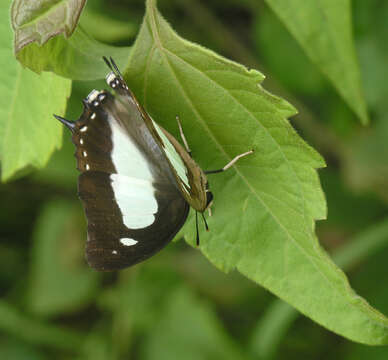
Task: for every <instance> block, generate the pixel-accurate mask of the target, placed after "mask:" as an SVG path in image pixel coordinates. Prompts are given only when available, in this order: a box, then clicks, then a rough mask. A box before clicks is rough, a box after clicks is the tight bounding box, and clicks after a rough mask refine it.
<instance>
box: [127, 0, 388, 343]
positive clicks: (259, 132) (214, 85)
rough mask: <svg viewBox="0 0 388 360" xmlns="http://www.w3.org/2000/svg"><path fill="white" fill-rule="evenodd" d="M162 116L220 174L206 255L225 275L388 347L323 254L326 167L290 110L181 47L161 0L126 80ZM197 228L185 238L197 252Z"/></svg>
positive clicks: (239, 70) (202, 52) (150, 13)
mask: <svg viewBox="0 0 388 360" xmlns="http://www.w3.org/2000/svg"><path fill="white" fill-rule="evenodd" d="M125 76H126V77H127V79H128V81H129V84H130V86H131V87H132V88H133V89H134V91H135V93H136V94H138V96H139V98H140V100H141V101H142V103H143V104H144V105H145V107H146V108H147V109H148V111H149V112H150V113H151V115H152V116H153V117H154V119H155V120H156V121H158V122H160V123H161V124H162V125H163V126H164V127H166V128H167V129H168V130H169V131H171V132H172V133H173V134H175V135H177V133H178V131H177V125H176V122H175V116H176V115H179V116H180V118H181V121H182V123H183V129H184V131H185V133H186V137H187V139H188V141H189V143H190V146H191V148H192V150H193V154H194V157H195V158H196V159H197V160H198V162H199V164H200V165H201V166H202V168H204V169H214V168H220V167H221V166H223V165H224V164H225V163H227V162H228V161H229V160H231V159H232V158H233V157H234V156H235V155H237V154H239V153H242V152H244V151H247V150H249V149H251V148H253V149H255V154H254V155H251V156H249V157H247V158H245V159H242V160H240V162H239V163H237V164H236V165H235V166H234V167H233V169H232V170H230V171H228V172H226V173H223V174H221V175H218V176H216V175H214V176H212V177H211V178H210V180H209V182H210V187H211V189H212V191H213V193H214V198H215V201H214V208H213V210H214V216H213V217H212V218H210V219H209V226H210V229H211V231H210V232H209V233H208V234H205V233H204V232H203V233H202V234H201V247H200V248H201V250H202V252H203V253H204V254H205V256H206V257H208V258H209V259H210V261H211V262H212V263H213V264H215V265H216V266H217V267H219V268H220V269H223V270H224V271H231V270H233V269H235V268H236V269H238V270H239V271H240V272H241V273H242V274H244V275H245V276H247V277H248V278H250V279H252V280H254V281H255V282H257V283H259V284H261V285H262V286H264V287H266V288H267V289H269V290H270V291H272V292H273V293H274V294H276V295H277V296H279V297H280V298H282V299H284V300H286V301H287V302H289V303H291V304H292V305H293V306H295V307H296V308H298V309H299V310H300V311H301V312H303V313H304V314H306V315H307V316H309V317H311V318H312V319H314V320H315V321H317V322H318V323H320V324H322V325H323V326H325V327H327V328H329V329H331V330H332V331H335V332H337V333H339V334H341V335H343V336H345V337H348V338H350V339H353V340H355V341H360V342H364V343H370V344H374V343H386V342H387V341H388V338H387V321H386V319H385V318H384V316H383V315H381V314H380V313H378V312H377V311H375V310H374V309H372V308H371V307H370V306H369V305H368V304H367V303H366V302H365V300H363V299H362V298H361V297H359V296H358V295H357V294H355V293H354V291H353V290H352V289H351V288H350V286H349V283H348V281H347V279H346V277H345V275H344V274H343V272H342V271H341V270H340V269H339V268H338V267H336V266H335V265H334V263H333V262H332V261H331V260H330V258H329V257H328V256H327V254H326V253H325V251H324V250H323V249H322V248H321V247H320V246H319V244H318V241H317V239H316V236H315V234H314V221H315V220H316V219H323V218H324V217H325V216H326V204H325V200H324V196H323V193H322V190H321V187H320V184H319V179H318V176H317V173H316V168H319V167H322V166H324V162H323V160H322V158H321V157H320V156H319V155H318V154H317V153H316V152H315V151H314V150H313V149H312V148H311V147H309V146H308V145H307V144H306V143H305V142H304V141H303V140H302V139H301V138H300V137H299V136H298V135H297V133H296V132H295V131H294V130H293V129H292V127H291V125H290V123H289V121H288V120H287V119H286V117H288V116H291V115H293V114H294V113H295V110H294V109H293V107H292V106H290V105H289V104H288V103H287V102H285V101H284V100H282V99H279V98H277V97H275V96H273V95H271V94H269V93H268V92H266V91H265V90H264V89H263V88H262V87H261V85H260V83H261V81H262V80H263V76H262V75H261V74H260V73H259V72H257V71H255V70H247V69H246V68H244V67H243V66H241V65H239V64H236V63H234V62H232V61H228V60H226V59H224V58H222V57H220V56H218V55H217V54H215V53H213V52H211V51H208V50H207V49H204V48H202V47H200V46H197V45H195V44H192V43H189V42H188V41H186V40H184V39H182V38H180V37H179V36H178V35H177V34H176V33H175V32H174V31H173V30H172V29H171V27H170V26H169V25H168V23H167V22H166V21H165V20H164V19H163V18H162V17H161V16H160V14H159V13H158V12H157V10H156V8H155V7H154V3H153V2H152V1H148V2H147V13H146V17H145V20H144V23H143V25H142V28H141V31H140V34H139V36H138V39H137V41H136V43H135V45H134V48H133V49H132V53H131V58H130V66H129V67H128V69H127V70H126V72H125ZM193 229H194V224H193V221H192V218H191V221H189V222H188V224H187V226H185V228H184V230H183V231H184V233H185V235H186V237H187V239H188V241H189V242H190V243H191V244H194V243H195V234H194V231H193Z"/></svg>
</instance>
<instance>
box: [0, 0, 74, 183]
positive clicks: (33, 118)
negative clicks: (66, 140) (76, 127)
mask: <svg viewBox="0 0 388 360" xmlns="http://www.w3.org/2000/svg"><path fill="white" fill-rule="evenodd" d="M9 4H10V2H9V1H3V2H2V3H1V5H0V17H1V19H2V21H1V25H0V30H1V32H0V34H1V35H0V45H1V48H2V71H1V75H0V77H1V82H0V84H1V85H0V92H1V94H2V97H1V105H0V116H1V122H0V158H1V160H2V171H1V178H2V180H3V181H4V180H8V179H9V178H11V177H12V176H14V175H15V174H16V173H17V172H21V171H23V170H25V168H26V167H37V168H39V167H42V166H44V165H45V164H46V163H47V161H48V159H49V157H50V156H51V154H52V152H53V151H54V149H56V148H58V147H59V146H60V144H61V128H60V126H59V125H58V124H55V123H53V121H52V119H51V114H52V113H59V114H61V113H63V112H64V110H65V106H66V100H67V97H69V95H70V90H71V82H70V81H69V80H65V79H63V78H61V77H59V76H57V75H55V74H52V73H45V74H42V76H38V75H36V74H34V73H32V72H31V71H29V70H27V69H24V68H22V66H21V65H20V64H18V63H17V62H16V61H11V59H12V30H11V28H10V24H9V21H8V14H9ZM26 109H28V110H26Z"/></svg>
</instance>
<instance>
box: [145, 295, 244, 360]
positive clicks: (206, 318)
mask: <svg viewBox="0 0 388 360" xmlns="http://www.w3.org/2000/svg"><path fill="white" fill-rule="evenodd" d="M143 354H144V359H156V358H157V359H160V360H167V359H186V360H191V359H192V360H201V359H204V360H205V359H225V360H227V359H231V360H238V359H244V358H246V357H244V356H243V355H242V353H241V352H240V351H239V349H238V347H237V346H236V344H234V343H233V341H232V340H231V339H230V338H229V337H228V336H227V335H226V333H225V330H224V329H223V328H222V326H221V324H220V323H219V320H218V319H217V317H216V316H215V314H214V312H213V311H212V309H211V308H210V307H209V306H208V305H207V304H206V303H204V302H201V301H199V300H198V299H196V298H195V296H194V295H193V294H192V293H191V292H190V291H189V290H188V289H186V288H180V289H178V290H175V291H174V292H172V293H171V294H170V298H169V301H168V302H167V306H166V307H165V308H164V311H163V315H162V317H161V319H160V321H158V322H157V323H156V324H155V326H154V327H153V329H152V331H151V332H149V336H148V338H147V339H146V341H145V343H144V346H143Z"/></svg>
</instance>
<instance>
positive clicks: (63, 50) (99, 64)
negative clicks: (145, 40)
mask: <svg viewBox="0 0 388 360" xmlns="http://www.w3.org/2000/svg"><path fill="white" fill-rule="evenodd" d="M84 3H85V0H61V1H58V0H41V1H37V2H34V5H33V6H31V5H30V4H29V3H28V2H26V1H23V0H15V1H14V3H13V6H12V9H11V19H12V26H13V28H14V30H15V38H14V43H15V53H16V57H17V59H18V60H19V61H20V62H21V63H22V64H23V65H24V66H26V67H28V68H29V69H31V70H33V71H35V72H36V73H38V74H40V73H41V72H42V71H53V72H55V73H56V74H57V75H60V76H63V77H66V78H69V79H73V80H95V79H101V78H104V76H105V74H106V65H105V63H104V62H103V61H102V56H103V55H105V56H112V57H113V58H114V59H115V61H116V62H117V63H118V64H119V65H120V66H122V67H123V66H124V65H125V61H126V60H127V59H128V51H129V48H128V47H123V48H117V47H113V46H109V45H105V44H102V43H100V42H98V41H96V40H94V39H92V38H91V37H90V36H88V35H87V34H86V33H85V32H84V31H82V29H80V28H79V27H78V28H76V25H77V23H78V18H79V15H80V12H81V10H82V8H83V6H84ZM100 26H101V25H100ZM73 32H74V33H73ZM71 34H72V35H71ZM70 35H71V36H70Z"/></svg>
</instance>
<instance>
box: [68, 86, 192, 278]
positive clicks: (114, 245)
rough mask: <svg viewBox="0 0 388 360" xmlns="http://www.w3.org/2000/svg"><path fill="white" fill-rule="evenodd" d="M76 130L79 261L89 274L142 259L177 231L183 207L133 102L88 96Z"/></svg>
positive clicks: (172, 178)
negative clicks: (82, 231) (83, 239)
mask: <svg viewBox="0 0 388 360" xmlns="http://www.w3.org/2000/svg"><path fill="white" fill-rule="evenodd" d="M84 104H85V109H84V112H83V114H82V116H81V118H80V119H79V120H78V121H77V122H76V123H75V128H74V131H73V142H74V143H75V145H76V154H75V155H76V158H77V166H78V169H79V170H80V171H81V175H80V176H79V183H78V192H79V197H80V198H81V200H82V202H83V205H84V208H85V212H86V216H87V219H88V240H87V244H86V258H87V261H88V263H89V264H90V266H92V267H93V268H95V269H96V270H103V271H106V270H118V269H122V268H125V267H128V266H131V265H134V264H136V263H138V262H140V261H143V260H145V259H147V258H148V257H150V256H152V255H153V254H154V253H156V252H157V251H159V250H160V249H161V248H163V247H164V246H165V245H166V244H167V243H168V242H169V241H170V240H171V239H172V238H173V237H174V236H175V234H176V233H177V232H178V231H179V229H180V228H181V227H182V226H183V224H184V222H185V220H186V218H187V215H188V211H189V205H188V204H187V202H186V201H185V199H184V197H183V196H182V195H181V192H180V190H179V186H178V184H177V182H176V178H175V176H174V174H173V172H172V171H171V168H170V165H169V163H168V161H167V160H166V157H165V155H164V153H163V151H162V150H161V149H160V146H159V144H158V143H157V142H156V141H155V139H154V137H153V135H152V134H151V132H150V131H149V130H148V128H147V126H146V125H145V123H144V121H143V115H142V114H141V113H140V112H139V110H138V107H137V104H136V102H135V101H134V100H133V101H132V100H131V99H127V103H126V104H125V105H124V104H123V103H122V102H121V101H120V100H119V99H118V98H117V97H114V96H113V95H111V94H109V93H108V92H105V91H101V92H98V91H96V90H94V91H92V92H91V93H90V94H89V96H88V97H87V99H86V100H85V101H84Z"/></svg>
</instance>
